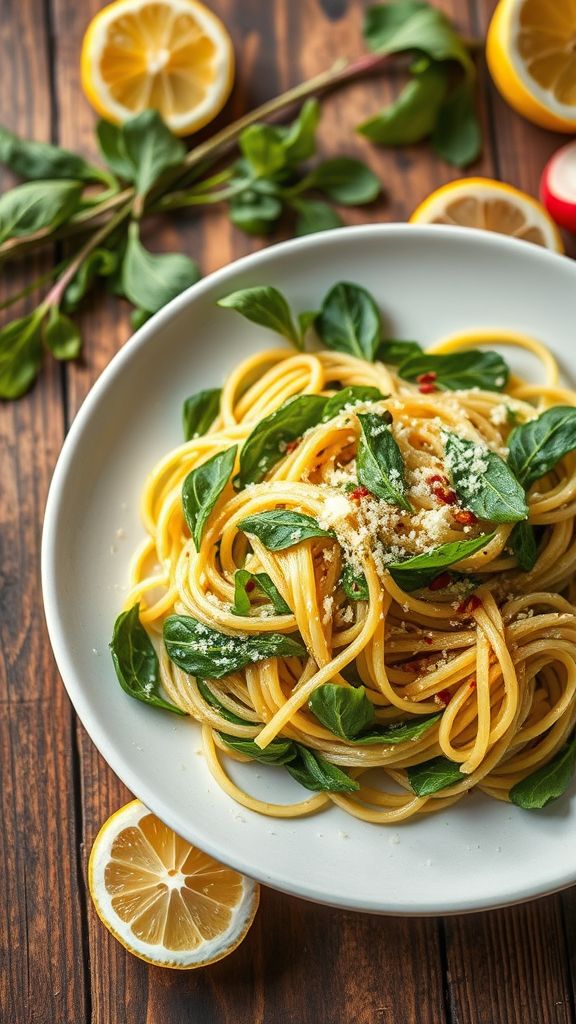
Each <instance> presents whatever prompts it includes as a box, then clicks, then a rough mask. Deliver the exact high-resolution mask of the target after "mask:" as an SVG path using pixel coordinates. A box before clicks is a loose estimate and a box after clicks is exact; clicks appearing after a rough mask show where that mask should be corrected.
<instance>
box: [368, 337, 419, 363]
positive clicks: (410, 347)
mask: <svg viewBox="0 0 576 1024" xmlns="http://www.w3.org/2000/svg"><path fill="white" fill-rule="evenodd" d="M422 354H423V353H422V347H421V346H420V345H419V344H418V342H417V341H399V340H397V339H396V338H388V339H387V340H386V341H383V342H382V344H381V345H380V347H379V349H378V351H377V353H376V359H378V361H379V362H381V363H388V364H389V365H390V366H399V365H400V363H404V362H405V361H406V360H407V359H408V357H409V356H415V355H422Z"/></svg>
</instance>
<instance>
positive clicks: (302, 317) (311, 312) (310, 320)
mask: <svg viewBox="0 0 576 1024" xmlns="http://www.w3.org/2000/svg"><path fill="white" fill-rule="evenodd" d="M317 319H318V310H317V309H305V310H304V312H303V313H298V327H299V328H300V337H301V339H302V348H304V338H305V337H306V334H307V332H308V331H309V330H310V328H311V327H313V326H314V324H315V323H316V320H317Z"/></svg>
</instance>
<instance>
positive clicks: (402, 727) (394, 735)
mask: <svg viewBox="0 0 576 1024" xmlns="http://www.w3.org/2000/svg"><path fill="white" fill-rule="evenodd" d="M440 718H442V712H438V713H437V714H435V715H427V716H426V717H421V718H418V719H417V720H416V721H415V722H414V721H413V722H391V724H390V725H379V726H377V727H376V728H375V729H371V730H370V731H369V732H367V733H363V734H362V735H361V736H355V737H354V741H353V742H354V743H356V744H359V745H360V746H368V745H369V744H372V743H384V744H386V746H394V745H395V744H397V743H407V742H408V741H411V742H414V741H415V740H417V739H420V736H422V735H423V733H425V732H427V731H428V729H429V728H430V727H431V726H432V725H435V724H436V722H437V721H438V720H439V719H440Z"/></svg>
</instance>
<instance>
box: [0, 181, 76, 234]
mask: <svg viewBox="0 0 576 1024" xmlns="http://www.w3.org/2000/svg"><path fill="white" fill-rule="evenodd" d="M83 187H84V186H83V184H82V182H80V181H59V180H56V181H27V182H26V183H25V184H24V185H17V186H16V188H12V189H10V191H9V192H4V193H3V195H1V196H0V242H4V241H5V239H7V238H17V237H20V236H21V235H28V234H30V232H31V231H36V230H37V229H38V228H45V227H52V228H56V227H58V226H59V225H60V224H63V223H64V221H66V220H68V218H69V217H71V216H72V214H73V213H74V212H75V210H77V209H78V206H79V204H80V196H81V194H82V189H83Z"/></svg>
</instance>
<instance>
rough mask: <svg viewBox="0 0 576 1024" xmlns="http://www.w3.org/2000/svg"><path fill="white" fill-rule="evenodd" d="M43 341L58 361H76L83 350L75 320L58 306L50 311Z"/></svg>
mask: <svg viewBox="0 0 576 1024" xmlns="http://www.w3.org/2000/svg"><path fill="white" fill-rule="evenodd" d="M43 340H44V343H45V345H46V346H47V347H48V348H49V349H50V351H51V353H52V355H53V356H55V357H56V359H76V358H77V356H78V355H79V354H80V349H81V348H82V337H81V335H80V331H79V329H78V327H77V326H76V324H75V323H74V321H73V320H71V319H70V317H69V316H66V314H65V313H62V312H61V311H60V310H59V309H58V308H57V307H56V306H53V307H52V309H51V310H50V316H49V318H48V322H47V323H46V324H45V325H44V331H43Z"/></svg>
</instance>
